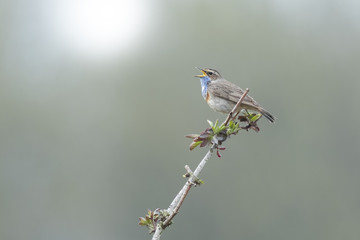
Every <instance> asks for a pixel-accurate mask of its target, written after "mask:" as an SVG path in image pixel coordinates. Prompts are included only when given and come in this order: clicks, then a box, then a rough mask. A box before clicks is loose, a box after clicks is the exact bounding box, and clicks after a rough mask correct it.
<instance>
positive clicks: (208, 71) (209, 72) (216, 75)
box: [195, 68, 222, 81]
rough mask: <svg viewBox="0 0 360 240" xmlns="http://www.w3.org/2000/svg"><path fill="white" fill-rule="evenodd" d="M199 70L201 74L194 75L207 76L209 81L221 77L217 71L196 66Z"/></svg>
mask: <svg viewBox="0 0 360 240" xmlns="http://www.w3.org/2000/svg"><path fill="white" fill-rule="evenodd" d="M197 69H199V70H200V71H201V73H202V74H200V75H196V76H195V77H199V78H203V77H209V78H210V80H211V81H215V80H217V79H221V78H222V77H221V75H220V73H219V72H218V71H216V70H214V69H210V68H197Z"/></svg>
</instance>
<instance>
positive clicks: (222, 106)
mask: <svg viewBox="0 0 360 240" xmlns="http://www.w3.org/2000/svg"><path fill="white" fill-rule="evenodd" d="M199 70H200V71H201V73H202V75H196V76H195V77H199V78H200V83H201V93H202V96H203V98H204V99H205V100H206V102H207V103H208V104H209V106H210V108H212V109H213V110H214V111H216V112H221V113H225V114H228V113H230V112H231V111H232V109H233V108H234V107H235V105H236V103H237V102H238V101H239V99H240V97H241V96H242V94H243V93H244V91H243V90H242V89H241V88H240V87H238V86H237V85H235V84H233V83H231V82H229V81H227V80H225V79H224V78H223V77H222V76H221V75H220V73H219V72H218V71H216V70H214V69H209V68H203V69H200V68H199ZM240 107H241V109H248V110H252V111H256V112H260V113H261V114H262V115H263V116H265V117H266V118H267V119H268V120H269V121H270V122H274V121H275V118H274V117H273V116H272V115H271V114H270V113H269V112H268V111H266V110H265V109H263V108H262V107H261V106H260V105H259V104H258V103H257V102H256V101H255V100H254V99H253V98H252V97H250V96H249V95H246V97H245V98H244V100H243V102H242V103H241V105H240Z"/></svg>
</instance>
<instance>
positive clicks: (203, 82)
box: [200, 76, 211, 100]
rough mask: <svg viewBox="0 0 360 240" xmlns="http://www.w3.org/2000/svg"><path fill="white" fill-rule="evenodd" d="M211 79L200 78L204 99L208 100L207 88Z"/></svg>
mask: <svg viewBox="0 0 360 240" xmlns="http://www.w3.org/2000/svg"><path fill="white" fill-rule="evenodd" d="M210 81H211V80H210V78H209V77H208V76H205V77H202V78H200V83H201V94H202V96H203V98H204V99H205V100H206V94H207V88H208V84H209V82H210Z"/></svg>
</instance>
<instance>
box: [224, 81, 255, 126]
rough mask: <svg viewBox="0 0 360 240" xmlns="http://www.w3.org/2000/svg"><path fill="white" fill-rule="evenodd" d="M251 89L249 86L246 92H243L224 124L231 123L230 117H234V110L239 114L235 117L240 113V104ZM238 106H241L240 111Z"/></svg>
mask: <svg viewBox="0 0 360 240" xmlns="http://www.w3.org/2000/svg"><path fill="white" fill-rule="evenodd" d="M249 91H250V90H249V89H248V88H247V89H246V90H245V92H244V93H243V95H242V96H241V98H240V99H239V101H238V102H237V103H236V105H235V106H234V108H233V109H232V110H231V112H230V113H229V114H228V116H227V118H226V120H225V122H223V125H224V126H226V125H227V124H228V123H229V121H230V118H231V117H232V115H233V114H234V112H237V114H236V115H235V117H236V116H237V115H238V114H239V112H240V110H241V109H240V108H239V106H240V104H241V103H242V101H243V100H244V98H245V97H246V95H247V94H248V92H249ZM238 108H239V111H236V110H237V109H238Z"/></svg>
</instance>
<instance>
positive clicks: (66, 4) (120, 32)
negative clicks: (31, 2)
mask: <svg viewBox="0 0 360 240" xmlns="http://www.w3.org/2000/svg"><path fill="white" fill-rule="evenodd" d="M148 3H149V1H146V0H58V1H56V2H55V3H54V2H52V4H51V5H50V8H47V10H48V11H49V12H47V16H48V18H50V19H49V20H50V26H51V27H52V28H53V29H52V31H53V32H54V36H55V38H56V41H57V42H58V44H59V45H60V47H61V48H62V49H65V50H67V51H69V52H70V54H75V55H76V56H78V57H81V58H87V59H89V58H90V59H104V58H105V59H107V58H112V57H116V56H119V55H122V54H125V53H126V52H128V51H129V50H131V49H134V48H136V47H137V45H138V44H139V43H140V42H141V40H142V35H143V33H144V32H145V30H146V29H147V28H148V24H149V16H150V14H149V13H150V9H149V8H150V6H149V4H148ZM48 6H49V5H48Z"/></svg>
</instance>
